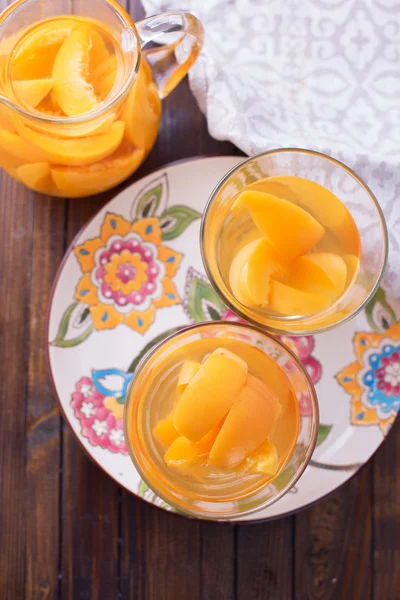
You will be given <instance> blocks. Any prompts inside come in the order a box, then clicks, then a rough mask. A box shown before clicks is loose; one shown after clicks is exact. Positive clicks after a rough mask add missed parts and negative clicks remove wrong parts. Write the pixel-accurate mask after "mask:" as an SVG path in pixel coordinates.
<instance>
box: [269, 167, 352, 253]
mask: <svg viewBox="0 0 400 600" xmlns="http://www.w3.org/2000/svg"><path fill="white" fill-rule="evenodd" d="M268 181H269V182H270V183H271V184H272V185H281V186H283V187H284V188H285V189H286V195H285V196H284V197H285V198H287V199H289V200H290V199H291V197H292V196H293V195H295V196H296V197H297V202H296V203H297V204H299V205H300V206H302V207H303V208H305V209H306V210H308V211H310V213H311V214H312V215H313V216H314V217H315V218H316V219H317V221H319V223H321V225H322V226H323V227H325V228H326V229H330V230H331V231H332V232H333V233H334V234H335V235H336V237H338V238H339V240H340V241H341V243H342V244H344V245H345V249H346V252H348V253H349V254H356V255H357V254H358V253H359V250H360V236H359V233H358V229H357V225H356V224H355V222H354V219H353V217H352V216H351V214H350V211H349V210H348V208H347V207H346V206H345V204H343V202H342V201H341V200H340V199H339V198H338V197H337V196H336V195H335V194H334V193H333V192H331V191H330V190H328V189H327V188H326V187H324V186H322V185H320V184H319V183H316V182H315V181H310V180H308V179H303V178H302V177H293V176H290V175H288V176H280V177H271V178H270V179H269V180H268ZM289 194H290V195H291V197H290V198H289Z"/></svg>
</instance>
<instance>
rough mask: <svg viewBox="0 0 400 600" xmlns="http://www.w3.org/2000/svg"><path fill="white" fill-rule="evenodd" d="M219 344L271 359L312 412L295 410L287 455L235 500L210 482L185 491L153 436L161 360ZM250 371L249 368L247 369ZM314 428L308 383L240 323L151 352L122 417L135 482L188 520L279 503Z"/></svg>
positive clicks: (299, 468)
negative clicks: (195, 345) (206, 343)
mask: <svg viewBox="0 0 400 600" xmlns="http://www.w3.org/2000/svg"><path fill="white" fill-rule="evenodd" d="M218 337H219V338H221V339H225V340H226V339H227V338H229V340H231V341H232V342H236V343H237V341H241V342H245V343H246V344H249V345H251V346H254V347H255V348H258V349H259V350H261V351H262V352H265V353H266V354H267V355H268V356H269V357H271V358H272V359H273V360H274V361H275V362H276V363H277V364H278V365H279V366H280V368H281V369H282V370H283V372H284V373H285V374H286V375H287V377H288V379H289V381H290V383H291V387H292V391H293V393H294V395H295V399H296V400H297V402H298V403H299V406H300V403H304V401H307V403H308V405H309V406H310V407H311V410H310V411H307V414H306V415H304V414H303V415H302V414H301V412H300V410H299V413H300V417H299V418H300V424H299V428H298V433H297V439H296V441H295V446H294V450H293V452H292V454H291V455H290V456H289V458H288V459H287V461H286V463H284V464H283V465H282V466H281V469H280V470H279V471H278V472H277V473H276V475H275V476H274V478H273V479H272V480H271V479H270V478H268V476H265V478H264V477H261V478H260V477H257V483H256V484H255V483H254V479H253V480H252V479H251V478H249V479H247V478H245V479H244V480H243V485H242V483H241V487H240V495H239V496H236V497H235V496H234V494H233V493H232V492H229V493H228V492H227V487H226V484H225V483H222V484H221V482H218V481H217V482H215V480H211V481H210V482H209V484H208V483H207V484H205V483H204V481H203V482H201V483H197V482H196V480H194V481H193V480H191V484H190V488H189V487H188V485H187V479H186V478H185V477H184V476H176V475H173V474H171V470H170V469H169V468H168V467H167V466H166V465H165V463H164V460H163V456H162V454H160V452H159V450H158V448H157V446H156V444H155V442H154V439H153V436H152V424H151V414H152V412H153V411H155V410H157V408H156V407H155V406H154V404H155V398H156V393H155V392H154V389H155V387H154V381H157V382H158V383H157V385H160V384H161V382H162V385H163V386H164V385H168V384H167V383H166V380H165V377H166V374H165V373H164V372H163V369H164V370H165V367H163V365H165V360H166V358H167V357H168V356H169V355H171V353H173V352H174V351H176V350H178V349H179V350H180V351H181V353H182V351H183V354H184V349H185V345H186V344H190V343H192V342H195V341H197V340H201V339H204V338H218ZM249 370H250V371H251V364H249ZM318 425H319V412H318V401H317V397H316V393H315V390H314V387H313V385H312V383H311V380H310V378H309V376H308V374H307V372H306V370H305V369H304V368H303V366H302V365H301V363H300V362H299V361H298V359H297V358H296V356H295V355H294V354H293V353H292V352H291V351H290V350H289V349H288V348H287V347H286V346H284V345H283V344H281V342H279V341H278V340H277V339H275V338H274V337H271V336H269V335H267V334H265V333H264V332H262V331H261V330H260V329H258V328H256V327H253V326H250V325H244V324H240V323H228V322H216V323H203V324H200V325H193V326H190V327H187V328H185V329H182V330H181V331H179V332H178V333H175V334H173V335H172V336H170V337H169V338H168V339H166V340H164V341H163V342H161V343H160V344H159V345H158V346H157V347H156V348H155V349H153V350H151V351H150V352H149V353H148V354H147V355H146V356H145V357H144V358H143V360H142V362H141V363H140V364H139V366H138V367H137V369H136V372H135V376H134V379H133V381H132V383H131V386H130V389H129V391H128V396H127V403H126V406H125V412H124V428H125V439H126V442H127V445H128V449H129V454H130V456H131V459H132V461H133V463H134V465H135V467H136V469H137V470H138V472H139V474H140V476H141V477H142V478H143V479H144V480H145V481H146V483H147V484H148V485H149V487H150V488H151V489H152V490H153V491H154V493H155V494H157V495H158V496H159V497H160V498H162V499H163V500H164V501H165V502H167V503H168V504H169V505H171V506H172V507H173V508H175V509H176V510H178V511H179V512H183V513H185V514H187V515H190V516H195V517H201V518H207V519H213V520H229V519H233V518H237V517H241V516H243V515H247V514H250V513H253V512H256V511H258V510H260V509H262V508H265V507H267V506H269V505H271V504H272V503H273V502H275V501H276V500H278V499H279V498H281V497H282V496H283V495H284V494H286V493H287V492H288V490H289V489H290V488H291V487H292V486H293V485H294V484H295V482H296V481H297V480H298V479H299V477H300V476H301V474H302V473H303V471H304V469H305V468H306V466H307V464H308V462H309V460H310V458H311V456H312V453H313V451H314V448H315V444H316V440H317V434H318Z"/></svg>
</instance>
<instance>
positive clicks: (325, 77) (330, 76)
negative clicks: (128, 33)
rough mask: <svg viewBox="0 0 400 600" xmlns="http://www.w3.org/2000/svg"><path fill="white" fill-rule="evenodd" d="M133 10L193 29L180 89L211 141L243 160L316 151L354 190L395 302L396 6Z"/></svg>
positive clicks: (159, 5) (399, 147)
mask: <svg viewBox="0 0 400 600" xmlns="http://www.w3.org/2000/svg"><path fill="white" fill-rule="evenodd" d="M142 3H143V5H144V8H145V10H146V13H147V15H150V14H156V13H160V12H165V11H169V10H188V11H190V12H192V13H194V14H195V15H196V16H197V17H198V18H199V19H200V20H201V21H202V23H203V25H204V28H205V32H206V42H205V46H204V50H203V52H202V54H201V55H200V57H199V59H198V60H197V62H196V64H195V65H194V66H193V67H192V69H191V71H190V75H189V80H190V86H191V89H192V92H193V94H194V95H195V97H196V99H197V102H198V104H199V106H200V108H201V110H202V111H203V113H204V114H205V115H206V117H207V121H208V128H209V131H210V134H211V135H212V136H213V137H215V138H217V139H219V140H230V141H231V142H233V143H234V144H236V146H238V147H239V148H241V149H242V150H243V151H244V152H245V153H246V154H249V155H252V154H255V153H257V152H261V151H263V150H268V149H271V148H276V147H283V146H290V147H302V148H311V149H314V150H320V151H322V152H326V153H327V154H330V155H331V156H334V157H335V158H338V159H339V160H342V161H343V162H344V163H346V164H347V165H349V166H350V167H351V168H353V169H354V170H355V171H356V173H358V175H360V177H362V178H363V179H364V180H365V181H366V183H367V184H368V185H369V186H370V188H371V189H372V191H373V192H374V193H375V195H376V197H377V198H378V201H379V203H380V204H381V206H382V208H383V211H384V214H385V217H386V222H387V225H388V229H389V236H390V252H389V263H388V266H387V269H386V275H385V279H384V284H385V287H386V288H387V289H388V290H389V291H390V293H392V294H393V295H395V296H397V297H400V0H142Z"/></svg>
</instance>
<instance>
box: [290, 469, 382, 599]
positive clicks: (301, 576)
mask: <svg viewBox="0 0 400 600" xmlns="http://www.w3.org/2000/svg"><path fill="white" fill-rule="evenodd" d="M294 552H295V569H294V590H295V593H294V597H295V598H296V600H342V599H343V600H347V599H350V598H351V599H360V600H361V599H363V600H364V599H365V600H369V599H370V598H372V597H373V596H372V569H373V563H372V558H373V556H372V496H371V466H370V465H367V466H365V467H364V468H363V469H362V470H361V471H360V473H358V474H357V476H356V477H354V478H353V479H351V480H350V481H349V482H348V483H347V484H345V485H344V486H342V487H341V488H339V489H338V490H336V491H335V492H334V493H333V494H331V495H330V496H328V498H326V499H325V500H324V501H322V502H321V503H319V504H317V505H316V506H314V507H312V508H309V509H308V510H306V511H304V512H302V513H299V514H298V515H296V526H295V542H294ZM376 598H377V600H378V598H379V596H377V597H376Z"/></svg>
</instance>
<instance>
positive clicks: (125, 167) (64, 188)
mask: <svg viewBox="0 0 400 600" xmlns="http://www.w3.org/2000/svg"><path fill="white" fill-rule="evenodd" d="M122 146H124V144H122ZM144 156H145V152H144V150H141V149H138V148H134V149H132V148H130V149H125V147H121V148H119V149H118V150H117V151H116V152H114V154H112V155H111V156H109V157H107V158H105V159H103V160H101V161H99V162H97V163H95V164H92V165H87V166H85V167H62V166H57V165H52V167H51V173H52V177H53V179H54V182H55V183H56V185H57V188H58V189H59V191H60V193H61V194H64V195H65V196H73V197H76V196H90V195H91V194H97V193H99V192H104V191H105V190H109V189H110V188H112V187H114V186H115V185H117V184H118V183H120V182H121V181H123V180H124V179H126V178H127V177H129V175H131V173H133V172H134V171H135V170H136V169H137V168H138V166H139V165H140V163H141V162H142V161H143V158H144Z"/></svg>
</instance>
